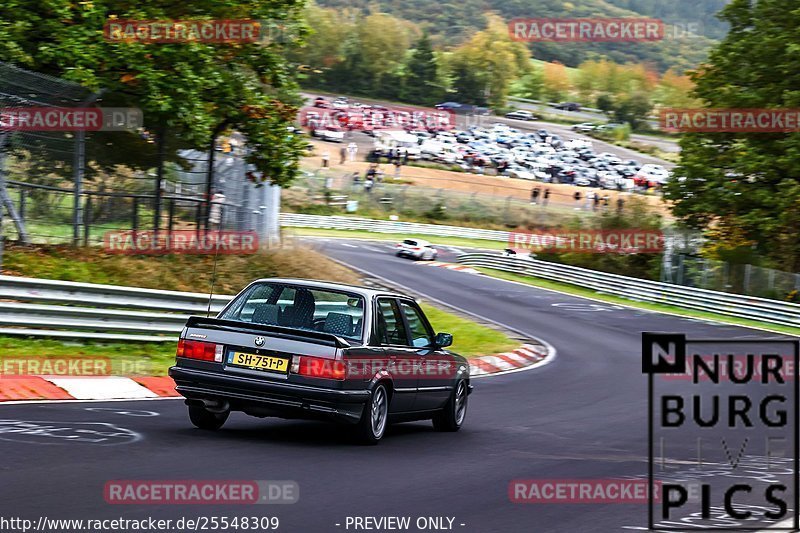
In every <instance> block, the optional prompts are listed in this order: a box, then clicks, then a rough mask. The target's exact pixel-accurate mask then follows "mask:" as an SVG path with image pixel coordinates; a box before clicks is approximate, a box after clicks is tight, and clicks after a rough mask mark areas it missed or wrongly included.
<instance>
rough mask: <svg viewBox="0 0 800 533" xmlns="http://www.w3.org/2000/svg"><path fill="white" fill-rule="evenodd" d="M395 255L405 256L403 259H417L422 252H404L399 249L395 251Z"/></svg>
mask: <svg viewBox="0 0 800 533" xmlns="http://www.w3.org/2000/svg"><path fill="white" fill-rule="evenodd" d="M397 255H402V256H405V257H413V258H414V259H419V258H420V257H422V252H414V251H412V250H404V249H402V248H400V249H399V250H397Z"/></svg>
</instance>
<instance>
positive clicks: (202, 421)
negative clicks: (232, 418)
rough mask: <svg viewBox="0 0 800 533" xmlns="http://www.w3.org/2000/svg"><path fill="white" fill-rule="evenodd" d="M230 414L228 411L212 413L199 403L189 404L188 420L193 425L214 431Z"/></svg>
mask: <svg viewBox="0 0 800 533" xmlns="http://www.w3.org/2000/svg"><path fill="white" fill-rule="evenodd" d="M230 414H231V412H230V411H225V412H223V413H212V412H211V411H208V410H207V409H206V408H205V407H202V406H199V405H190V406H189V420H191V421H192V424H194V425H195V427H198V428H200V429H206V430H209V431H216V430H218V429H219V428H221V427H222V425H223V424H224V423H225V421H226V420H228V416H229V415H230Z"/></svg>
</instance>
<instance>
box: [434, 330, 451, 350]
mask: <svg viewBox="0 0 800 533" xmlns="http://www.w3.org/2000/svg"><path fill="white" fill-rule="evenodd" d="M434 342H435V343H436V346H438V347H439V348H447V347H448V346H450V345H452V344H453V336H452V335H451V334H449V333H437V334H436V340H435V341H434Z"/></svg>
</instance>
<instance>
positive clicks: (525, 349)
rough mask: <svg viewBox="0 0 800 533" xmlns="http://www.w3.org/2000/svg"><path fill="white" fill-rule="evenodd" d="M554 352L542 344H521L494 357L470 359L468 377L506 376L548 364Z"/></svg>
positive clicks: (484, 356)
mask: <svg viewBox="0 0 800 533" xmlns="http://www.w3.org/2000/svg"><path fill="white" fill-rule="evenodd" d="M554 355H555V351H554V350H552V349H551V348H549V347H547V346H545V345H542V344H523V345H522V346H520V347H519V348H517V349H516V350H512V351H510V352H504V353H499V354H495V355H482V356H479V357H470V359H469V366H470V369H469V373H470V377H475V378H477V377H484V376H490V375H494V374H508V373H511V372H519V371H522V370H528V369H530V368H533V367H535V366H541V365H544V364H546V363H549V362H550V360H551V359H552V357H553V356H554Z"/></svg>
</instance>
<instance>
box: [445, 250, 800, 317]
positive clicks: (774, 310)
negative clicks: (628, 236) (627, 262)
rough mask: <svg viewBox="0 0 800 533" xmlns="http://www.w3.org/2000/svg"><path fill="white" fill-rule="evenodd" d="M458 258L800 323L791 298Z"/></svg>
mask: <svg viewBox="0 0 800 533" xmlns="http://www.w3.org/2000/svg"><path fill="white" fill-rule="evenodd" d="M458 261H459V263H462V264H465V265H469V266H477V267H487V268H494V269H497V270H504V271H506V272H513V273H516V274H523V275H529V276H535V277H538V278H543V279H548V280H552V281H560V282H564V283H570V284H573V285H578V286H580V287H586V288H590V289H594V290H596V291H597V292H600V293H603V294H611V295H614V296H620V297H622V298H627V299H629V300H636V301H641V302H650V303H659V304H669V305H674V306H678V307H683V308H686V309H695V310H698V311H707V312H709V313H715V314H722V315H728V316H732V317H737V318H746V319H752V320H759V321H761V322H769V323H772V324H781V325H784V326H794V327H800V305H798V304H793V303H789V302H780V301H777V300H767V299H765V298H754V297H751V296H743V295H740V294H730V293H726V292H718V291H710V290H705V289H697V288H694V287H684V286H682V285H670V284H668V283H660V282H657V281H649V280H644V279H637V278H629V277H626V276H619V275H616V274H607V273H605V272H598V271H596V270H589V269H586V268H579V267H574V266H569V265H561V264H557V263H548V262H545V261H538V260H536V259H526V258H513V257H504V256H500V255H493V254H484V253H474V254H473V253H470V254H462V255H460V256H459V258H458Z"/></svg>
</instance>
